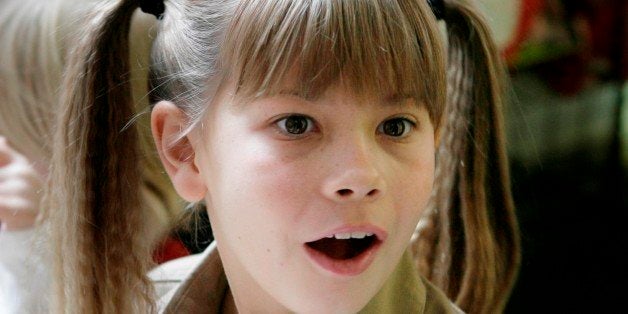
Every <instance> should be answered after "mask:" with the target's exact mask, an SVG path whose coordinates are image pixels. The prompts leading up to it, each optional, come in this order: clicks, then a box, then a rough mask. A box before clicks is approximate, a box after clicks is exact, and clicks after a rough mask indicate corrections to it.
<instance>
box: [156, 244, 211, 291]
mask: <svg viewBox="0 0 628 314" xmlns="http://www.w3.org/2000/svg"><path fill="white" fill-rule="evenodd" d="M202 260H203V255H202V254H194V255H190V256H186V257H182V258H177V259H175V260H172V261H169V262H166V263H164V264H161V265H159V266H157V267H156V268H154V269H153V270H151V271H150V272H149V273H148V277H149V278H150V280H151V281H152V282H153V285H154V287H155V292H156V293H157V297H158V298H162V297H163V296H165V295H166V294H167V293H168V292H169V291H171V290H174V289H175V288H176V287H178V286H179V285H180V284H181V283H182V282H183V281H185V280H186V278H188V277H189V276H190V274H191V273H192V271H193V270H194V269H195V268H196V267H197V266H198V265H199V264H200V263H201V261H202Z"/></svg>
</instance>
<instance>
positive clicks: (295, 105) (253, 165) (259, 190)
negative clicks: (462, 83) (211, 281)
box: [191, 86, 435, 312]
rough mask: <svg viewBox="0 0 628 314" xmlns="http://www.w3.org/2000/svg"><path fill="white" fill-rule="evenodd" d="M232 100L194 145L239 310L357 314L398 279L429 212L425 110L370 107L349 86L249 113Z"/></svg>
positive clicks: (251, 106)
mask: <svg viewBox="0 0 628 314" xmlns="http://www.w3.org/2000/svg"><path fill="white" fill-rule="evenodd" d="M222 94H225V95H229V91H228V90H227V91H226V92H225V93H222ZM230 98H231V97H219V99H217V100H216V101H214V103H213V104H212V106H211V107H210V109H209V110H210V111H209V112H208V114H207V118H206V120H204V128H203V130H202V131H200V132H201V133H202V135H201V136H200V137H199V136H198V135H197V136H192V137H191V139H192V143H193V144H192V145H193V147H194V151H195V157H194V163H195V166H196V168H197V169H198V173H199V176H200V178H201V181H202V182H203V184H204V185H205V188H206V189H207V194H206V196H205V200H206V202H207V205H208V210H209V215H210V220H211V223H212V228H213V231H214V236H215V238H216V240H217V243H218V250H219V252H220V255H221V259H222V261H223V265H224V268H225V271H226V273H227V277H228V279H229V284H230V288H231V289H232V291H233V294H234V298H235V301H236V304H237V305H238V307H239V308H240V309H241V310H244V311H246V310H247V309H248V310H253V309H254V310H260V309H269V310H270V309H272V310H273V311H275V310H277V309H288V310H291V311H297V312H355V311H358V310H359V309H361V308H362V307H363V306H364V305H366V303H367V302H368V301H369V300H370V299H371V298H372V297H373V296H374V295H375V294H376V293H377V292H378V290H379V289H380V288H381V287H382V285H383V284H384V282H385V281H386V279H387V278H388V277H389V275H390V274H391V273H392V271H393V270H394V268H395V267H396V265H397V263H398V261H399V260H400V258H401V255H402V253H403V252H404V250H405V249H406V247H407V245H408V243H409V239H410V237H411V234H412V232H413V230H414V228H415V226H416V224H417V222H418V220H419V217H420V216H421V213H422V211H423V209H424V208H425V206H426V204H427V202H428V198H429V196H430V192H431V190H432V184H433V177H434V155H435V147H434V146H435V142H434V134H435V132H434V128H433V126H432V123H431V122H430V118H429V115H428V111H427V109H426V108H425V107H424V106H423V105H422V104H417V103H416V101H414V100H412V99H410V98H408V99H400V97H390V98H389V99H380V100H378V101H369V102H360V101H358V100H357V98H356V97H354V96H353V95H352V94H351V93H350V92H348V91H347V90H346V89H345V88H343V87H342V86H332V87H331V88H329V89H328V90H327V91H326V92H325V93H324V94H323V95H322V96H321V97H319V98H317V99H315V100H306V99H303V98H301V97H299V96H296V94H295V93H293V92H291V91H290V90H286V91H285V93H283V94H281V95H279V96H273V97H269V98H263V99H259V100H256V101H253V102H251V103H247V104H236V103H234V102H233V101H230ZM401 98H402V97H401ZM197 134H200V133H197Z"/></svg>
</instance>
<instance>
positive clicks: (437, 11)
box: [427, 0, 445, 20]
mask: <svg viewBox="0 0 628 314" xmlns="http://www.w3.org/2000/svg"><path fill="white" fill-rule="evenodd" d="M427 3H428V4H429V5H430V7H431V8H432V12H434V16H436V19H437V20H442V19H443V18H445V1H444V0H427Z"/></svg>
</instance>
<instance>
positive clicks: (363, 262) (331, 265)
mask: <svg viewBox="0 0 628 314" xmlns="http://www.w3.org/2000/svg"><path fill="white" fill-rule="evenodd" d="M381 244H382V243H381V241H378V242H377V243H375V244H373V245H372V246H371V247H369V248H368V249H367V250H366V251H364V252H362V254H360V255H358V256H356V257H354V258H351V259H346V260H338V259H333V258H330V257H329V256H327V255H325V254H323V253H321V252H319V251H317V250H315V249H312V248H311V247H309V246H307V245H306V244H304V245H303V246H304V247H305V251H306V252H307V255H308V256H309V257H310V258H311V259H312V260H313V261H314V263H315V264H316V265H318V266H320V267H321V268H323V269H324V270H326V271H328V272H331V273H332V274H335V275H339V276H347V277H349V276H357V275H359V274H361V273H363V272H364V271H365V270H366V269H367V268H369V266H370V265H371V263H372V262H373V259H375V253H376V252H377V251H378V250H379V247H380V246H381Z"/></svg>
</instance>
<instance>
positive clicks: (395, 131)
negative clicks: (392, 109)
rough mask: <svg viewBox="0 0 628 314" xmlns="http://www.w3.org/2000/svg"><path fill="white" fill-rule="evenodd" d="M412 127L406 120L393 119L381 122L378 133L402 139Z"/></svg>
mask: <svg viewBox="0 0 628 314" xmlns="http://www.w3.org/2000/svg"><path fill="white" fill-rule="evenodd" d="M413 127H414V123H413V122H412V121H410V120H408V119H404V118H395V119H390V120H386V121H384V122H382V123H381V124H380V125H379V127H378V131H379V132H380V133H383V134H385V135H388V136H391V137H404V136H406V135H408V133H409V132H410V131H411V130H412V128H413Z"/></svg>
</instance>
